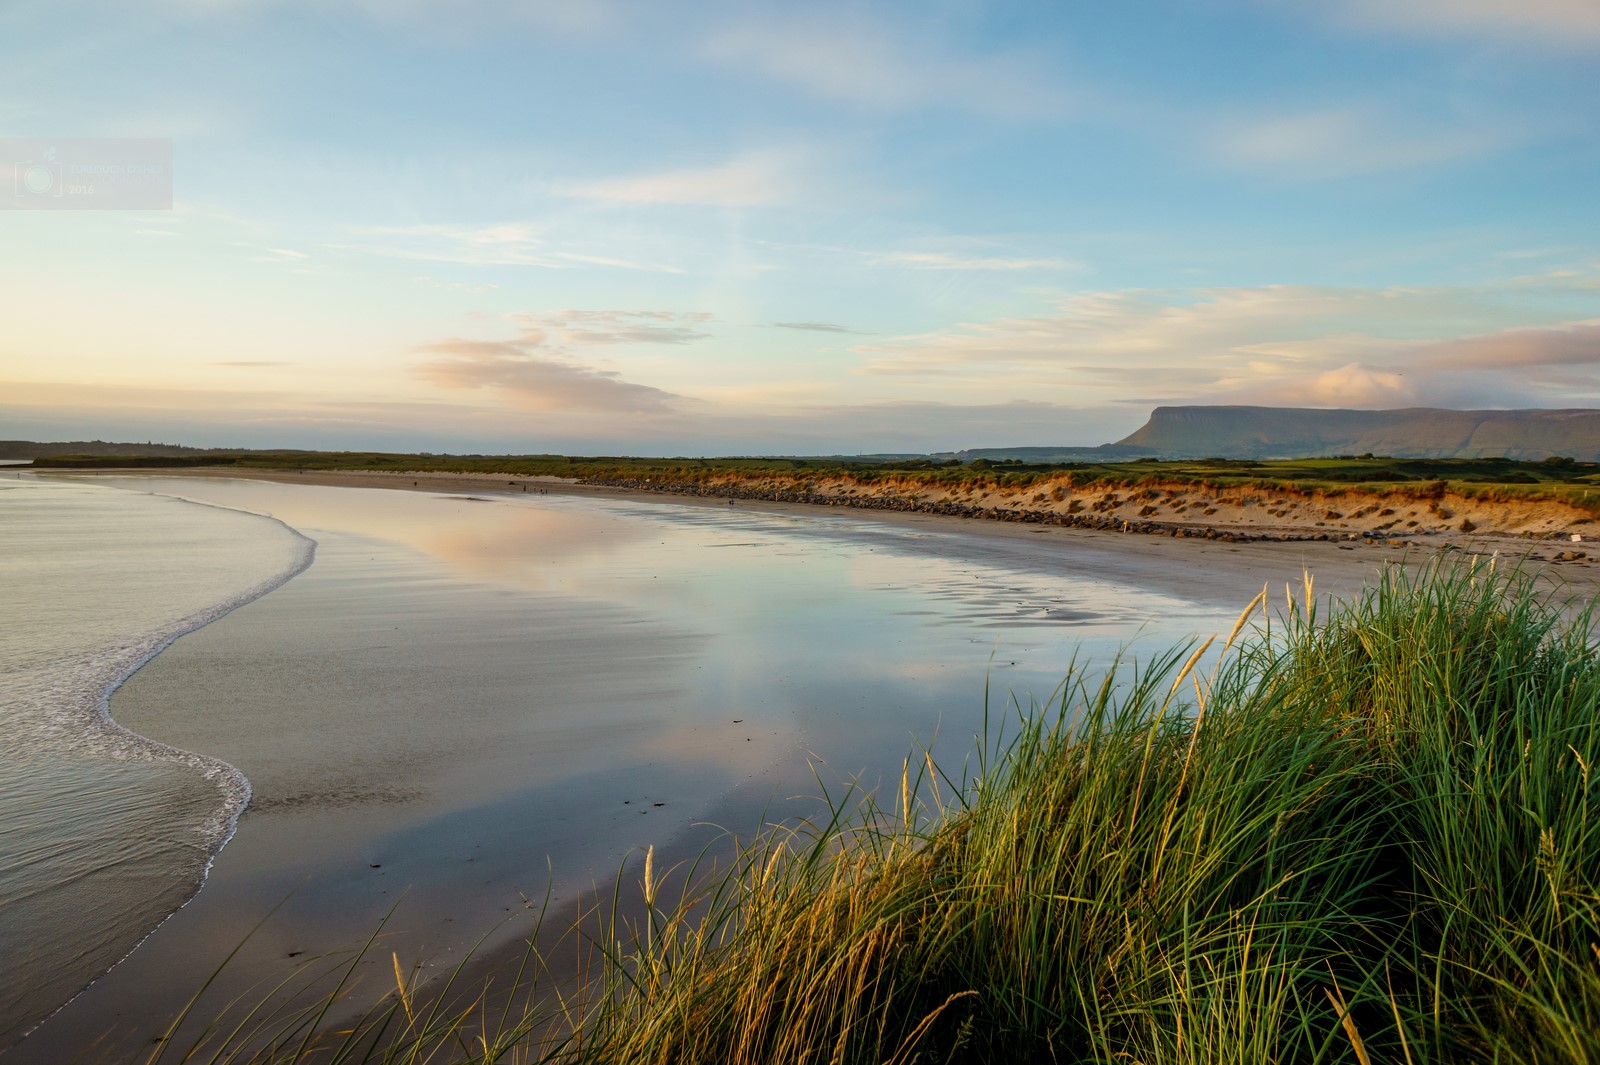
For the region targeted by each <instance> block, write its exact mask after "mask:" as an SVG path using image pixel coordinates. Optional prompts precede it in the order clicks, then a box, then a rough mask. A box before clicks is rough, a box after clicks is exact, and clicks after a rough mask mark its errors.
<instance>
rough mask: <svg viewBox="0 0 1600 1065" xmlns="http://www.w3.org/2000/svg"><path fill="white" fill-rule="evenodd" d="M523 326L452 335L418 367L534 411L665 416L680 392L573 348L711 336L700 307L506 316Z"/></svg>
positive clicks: (429, 376) (432, 379)
mask: <svg viewBox="0 0 1600 1065" xmlns="http://www.w3.org/2000/svg"><path fill="white" fill-rule="evenodd" d="M506 317H507V318H508V319H509V320H511V321H513V322H515V323H517V325H519V326H520V327H521V329H522V332H521V335H519V336H518V337H516V338H515V339H513V340H467V339H462V338H458V337H457V338H451V339H448V340H444V341H441V342H439V343H437V344H428V345H425V346H424V347H422V348H420V349H419V351H420V352H421V353H422V354H424V355H426V356H428V358H427V359H426V360H425V361H423V362H421V363H420V364H418V365H417V366H416V367H415V372H416V375H417V376H418V377H419V378H421V379H422V380H424V381H427V382H428V383H430V384H433V385H436V386H438V387H441V388H452V389H490V390H494V391H498V392H502V393H504V394H505V395H507V396H509V397H510V398H511V399H512V400H513V401H514V402H515V403H517V404H518V405H519V406H521V407H525V408H528V409H531V410H539V411H577V412H586V413H596V412H601V413H631V414H664V413H670V412H672V411H673V410H675V409H677V406H678V405H679V404H680V403H682V402H685V398H684V397H683V396H679V395H677V394H675V393H672V392H668V391H665V390H663V389H659V388H654V387H651V386H649V385H641V384H636V383H634V382H632V381H626V380H624V379H623V378H622V375H621V374H619V373H617V372H616V371H613V370H603V369H599V368H597V367H594V366H591V365H589V364H587V363H584V362H582V361H580V360H578V359H576V358H574V357H573V356H572V350H573V349H574V348H577V347H594V346H603V345H636V344H690V343H693V342H695V341H697V340H702V339H705V338H706V337H707V336H709V335H710V334H709V333H706V332H705V331H704V330H703V329H702V328H701V326H703V325H704V324H705V323H706V322H708V321H710V319H711V315H710V314H708V313H705V312H701V311H618V310H599V311H590V310H561V311H551V312H549V313H544V314H532V313H520V314H511V315H507V316H506Z"/></svg>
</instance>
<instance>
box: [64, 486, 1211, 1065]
mask: <svg viewBox="0 0 1600 1065" xmlns="http://www.w3.org/2000/svg"><path fill="white" fill-rule="evenodd" d="M107 482H108V483H112V479H111V478H107ZM114 483H117V484H120V485H123V486H125V487H135V488H140V489H143V490H156V491H171V492H174V493H177V494H182V495H186V496H190V497H193V498H201V499H207V500H209V501H212V502H216V503H221V504H223V505H228V506H235V507H240V508H243V509H249V510H256V511H264V512H269V513H272V514H274V515H275V516H277V517H279V518H281V519H282V520H284V521H287V522H288V523H289V524H291V525H294V526H296V527H297V528H301V529H303V530H305V531H306V532H307V533H308V534H309V535H311V536H313V537H315V538H317V539H318V540H319V555H318V562H317V564H316V566H314V567H313V568H312V569H311V570H310V571H308V572H307V573H306V574H304V575H303V576H302V577H301V578H299V579H297V580H296V581H294V582H292V583H291V584H290V585H288V586H287V587H285V588H284V589H282V590H281V591H280V592H278V593H275V594H274V595H272V596H269V597H267V598H266V599H264V600H262V601H260V602H259V603H257V604H255V605H254V606H253V607H251V608H248V609H246V610H244V611H240V612H239V613H238V614H236V615H233V616H231V617H230V618H228V619H226V620H225V621H224V622H223V623H219V624H218V625H215V626H212V627H210V628H207V629H205V630H202V631H201V632H199V633H197V634H195V636H194V637H192V638H190V639H187V640H185V641H183V642H182V643H180V644H178V645H176V646H175V647H174V648H172V649H171V650H170V651H169V652H167V653H166V654H164V655H163V656H161V657H160V658H158V659H157V660H156V661H155V662H153V663H152V664H151V666H150V667H148V668H147V669H146V671H145V672H143V673H141V674H140V675H138V676H136V677H135V678H134V680H133V681H132V682H130V684H129V685H128V686H127V688H126V689H125V690H124V691H123V692H121V693H119V695H118V696H117V703H116V707H115V709H116V712H118V713H119V714H121V715H123V716H125V717H126V719H127V720H128V721H129V722H130V723H131V724H133V725H134V727H138V728H141V729H143V730H146V731H149V732H151V733H152V734H156V735H160V736H161V737H162V738H165V739H169V740H170V741H171V742H175V743H179V744H181V745H184V746H188V747H191V748H192V749H196V750H205V751H207V752H210V753H214V754H216V755H217V756H219V757H224V758H227V759H228V760H229V761H231V762H233V763H234V764H236V765H238V766H239V767H240V768H241V769H243V770H244V771H245V772H246V773H247V774H248V775H249V776H250V777H251V779H252V781H253V782H254V783H255V785H256V792H257V795H258V796H259V798H260V800H261V801H260V803H259V804H258V805H257V807H256V808H255V810H254V812H253V813H251V814H248V815H247V816H246V819H245V821H244V822H243V823H242V827H241V830H240V833H239V836H238V838H237V839H236V841H235V842H234V844H233V845H232V846H230V847H229V848H228V850H227V851H225V852H224V855H223V860H222V861H219V863H218V865H217V868H216V871H215V873H214V875H213V880H212V884H211V885H210V886H209V887H208V889H207V891H206V892H203V893H202V894H201V896H200V898H199V899H197V900H196V902H195V903H194V904H192V905H191V906H190V907H188V908H187V909H186V910H184V911H182V912H180V913H179V914H178V915H177V916H176V917H175V918H174V919H173V920H171V921H169V922H168V924H167V925H166V926H164V927H163V929H162V932H161V934H160V935H158V936H157V937H155V938H154V939H152V940H151V941H150V942H149V943H148V944H147V945H146V947H145V948H143V949H142V950H141V951H140V952H139V953H138V954H136V955H135V957H134V958H133V959H132V960H131V961H130V962H129V963H127V964H125V965H124V966H123V967H120V968H119V969H118V970H116V971H114V972H113V974H112V975H111V977H110V978H109V979H108V980H107V981H105V982H104V985H103V986H102V987H100V988H99V989H98V990H97V991H96V992H94V993H91V994H90V995H87V996H84V998H83V999H81V1000H80V1001H79V1002H78V1003H75V1004H74V1006H73V1007H72V1010H71V1011H70V1012H71V1015H72V1016H71V1018H69V1019H68V1020H69V1021H70V1022H71V1023H72V1024H76V1025H79V1026H80V1027H81V1026H82V1024H84V1023H90V1024H92V1023H93V1019H94V1018H100V1017H104V1016H106V1015H107V1011H115V1010H117V1009H121V1010H123V1011H124V1013H125V1015H132V1014H133V1013H139V1014H142V1015H150V1014H152V1013H155V1012H159V1011H160V1010H161V1009H162V1008H164V1007H163V1002H164V1001H165V1000H163V999H162V995H163V994H165V995H167V996H168V998H170V997H171V996H172V995H173V994H174V993H176V992H178V991H183V992H187V991H188V990H189V989H191V988H192V987H193V986H195V985H196V984H197V983H198V978H197V979H196V980H195V981H192V982H189V983H185V982H184V981H183V980H181V979H179V980H173V979H170V978H166V979H165V980H164V982H163V981H158V980H155V979H154V978H153V977H152V976H151V974H152V973H155V972H157V971H159V970H161V969H162V967H163V966H170V967H171V971H173V972H185V971H188V970H189V969H190V968H195V969H197V970H198V969H199V968H203V967H204V966H205V965H206V964H207V959H212V958H213V957H214V955H215V954H216V953H217V951H218V950H219V949H221V950H222V951H223V952H225V950H226V948H231V947H232V946H233V945H234V944H235V943H236V942H237V941H238V939H239V938H240V937H241V936H242V934H243V932H244V931H246V930H248V927H249V925H250V924H252V923H253V922H254V921H255V920H256V919H258V918H259V916H260V915H261V914H262V913H264V912H265V911H266V909H268V908H269V907H270V906H271V905H272V904H273V903H275V902H277V901H278V899H279V898H281V897H282V895H283V894H287V893H288V892H289V891H291V890H295V892H296V893H295V896H294V899H293V900H292V901H291V903H290V904H289V905H288V906H287V907H286V908H285V909H284V910H283V911H281V912H280V914H279V915H278V916H277V917H275V918H274V922H273V925H272V928H271V930H270V931H268V932H266V933H264V934H263V935H262V936H261V937H260V938H259V940H258V941H257V940H253V941H252V944H251V945H250V946H248V947H247V948H246V951H245V953H244V955H243V956H242V973H243V975H242V976H241V977H240V979H244V978H245V977H249V978H251V979H263V980H270V979H275V978H276V977H275V975H274V974H275V972H276V970H275V969H274V967H275V966H277V967H279V968H281V966H282V965H283V964H284V958H285V957H286V956H287V954H288V953H289V952H290V951H294V950H300V949H305V948H306V946H307V945H308V944H309V945H310V946H312V947H314V948H317V949H323V948H326V947H328V946H334V945H338V944H340V943H343V942H348V941H349V940H350V939H351V938H353V937H354V936H356V935H358V934H360V933H362V932H365V931H367V930H368V929H370V927H371V926H372V925H373V924H374V923H375V922H376V921H377V920H378V919H379V918H381V917H382V914H383V912H384V911H385V909H386V908H387V907H388V906H390V905H391V904H392V903H393V902H394V900H395V899H396V898H397V897H398V896H399V894H400V893H402V892H405V893H406V903H405V909H404V911H403V913H405V914H406V915H407V916H406V917H405V919H404V920H403V921H400V922H398V923H396V924H395V925H394V926H392V927H391V929H390V932H389V935H390V940H389V943H388V949H394V950H397V951H398V952H399V953H400V954H401V955H402V957H403V958H404V957H406V956H422V955H433V956H448V955H449V954H450V953H451V952H458V951H459V950H461V949H463V948H464V946H465V944H467V943H469V942H471V941H472V940H473V939H475V938H476V937H477V936H478V935H480V934H482V933H483V932H485V931H486V930H487V929H488V927H489V926H490V925H492V924H493V922H494V921H495V919H496V918H497V917H499V916H503V915H504V914H505V913H506V912H508V910H507V907H515V906H518V905H520V902H519V899H520V896H519V895H518V894H517V893H518V892H531V893H534V894H537V893H538V892H539V891H540V890H542V888H543V886H544V884H545V882H546V878H547V877H553V880H552V882H553V883H554V885H555V887H556V890H557V892H558V894H559V895H561V896H562V897H564V898H566V897H570V893H571V892H572V891H573V890H576V889H577V888H579V887H584V886H587V885H589V884H590V883H592V882H593V880H594V879H597V878H598V879H601V880H604V879H605V878H607V877H609V875H610V874H611V871H612V870H614V869H615V868H616V863H617V862H619V861H620V860H621V859H622V857H623V856H624V855H625V854H626V853H628V850H629V848H631V847H636V846H643V845H646V844H650V843H657V844H664V843H666V842H668V841H669V840H674V839H680V838H685V834H686V833H689V834H692V830H691V826H692V825H694V824H695V823H696V822H697V821H700V820H702V819H704V818H706V817H707V816H712V815H714V816H716V817H717V818H718V819H720V820H722V821H723V822H724V823H725V824H728V826H729V827H730V828H733V829H734V830H736V831H741V832H745V833H748V832H749V831H751V830H753V829H754V828H755V827H756V825H757V824H758V823H759V820H760V818H761V816H762V812H763V811H764V810H768V809H770V808H771V804H773V803H775V802H777V803H781V802H783V801H785V800H787V799H788V798H789V797H790V796H796V795H815V794H817V792H818V791H819V789H820V787H821V786H823V785H824V784H825V783H826V784H827V786H829V787H832V786H833V785H832V783H828V782H834V783H836V782H838V781H841V780H851V779H859V780H860V782H861V783H862V784H863V786H866V787H873V786H876V785H877V783H878V782H879V781H880V780H883V779H889V778H893V777H896V776H897V775H898V773H899V767H900V765H901V762H902V760H903V759H904V758H905V757H906V756H907V755H908V754H913V753H914V752H915V751H917V750H918V749H919V745H922V744H926V745H930V746H932V747H933V748H934V750H935V752H936V754H938V755H939V756H940V757H945V756H947V755H948V756H949V757H951V758H952V759H953V763H952V764H954V765H956V766H959V765H960V763H961V759H962V758H963V757H964V756H966V755H967V754H968V753H969V752H970V750H971V747H972V742H973V736H974V735H975V733H977V732H978V731H979V729H980V728H981V727H982V720H983V714H984V699H985V686H986V684H988V685H989V689H990V690H989V693H988V695H989V699H990V704H991V706H994V707H1000V706H1004V705H1006V703H1007V702H1008V701H1009V697H1010V693H1011V692H1015V693H1017V697H1018V700H1019V701H1020V702H1022V703H1023V704H1024V705H1026V704H1027V702H1028V700H1029V699H1031V698H1034V697H1037V698H1039V699H1047V698H1048V697H1049V695H1050V693H1051V692H1052V691H1053V690H1054V689H1055V688H1056V686H1057V684H1058V683H1059V682H1060V680H1061V677H1062V674H1063V672H1064V671H1065V669H1066V668H1067V664H1068V663H1069V661H1070V660H1071V659H1072V657H1073V656H1074V654H1075V653H1076V652H1079V651H1080V646H1081V648H1082V654H1083V655H1084V656H1085V657H1091V656H1098V655H1099V654H1100V653H1101V652H1103V651H1114V650H1115V649H1116V647H1117V646H1118V645H1119V644H1120V643H1121V642H1122V641H1124V640H1126V639H1127V638H1129V637H1130V636H1131V635H1133V633H1134V632H1135V631H1136V630H1137V629H1138V628H1139V627H1140V626H1141V625H1142V624H1145V623H1147V622H1151V620H1152V619H1157V621H1158V622H1159V620H1160V619H1163V618H1165V619H1168V621H1167V623H1168V626H1169V630H1170V629H1173V628H1175V627H1177V626H1181V628H1177V629H1176V631H1177V632H1178V633H1179V634H1187V633H1188V632H1189V631H1190V630H1192V629H1194V628H1206V627H1208V626H1209V628H1217V627H1225V625H1226V623H1227V622H1229V621H1231V619H1232V616H1233V614H1232V608H1231V606H1230V607H1229V608H1228V609H1223V610H1219V609H1216V608H1212V607H1201V606H1197V605H1196V604H1193V603H1188V602H1187V601H1183V600H1180V599H1177V598H1174V597H1173V596H1170V595H1167V594H1164V593H1158V592H1153V591H1148V590H1141V589H1139V588H1137V587H1133V586H1130V585H1127V584H1118V583H1114V582H1110V581H1105V580H1089V579H1087V578H1085V577H1083V576H1082V575H1080V574H1076V573H1074V571H1073V570H1072V568H1071V566H1070V565H1069V564H1063V563H1062V560H1061V559H1060V558H1059V557H1057V556H1056V555H1052V554H1051V553H1050V552H1049V550H1048V549H1046V548H1043V547H1037V548H1036V547H1035V546H1034V545H1032V544H1031V543H1030V544H1026V545H1024V546H1023V547H1020V548H1013V549H1012V551H1011V556H1010V561H1009V562H1006V563H1005V564H997V563H995V562H993V561H991V560H990V559H989V558H987V557H986V550H987V548H988V546H989V545H987V544H986V543H984V542H982V541H977V540H971V539H963V538H960V537H954V538H952V537H948V536H943V535H930V534H928V533H925V532H920V531H912V530H905V529H899V528H895V527H892V526H887V525H882V524H877V523H873V522H863V521H861V520H859V519H854V518H848V517H835V516H833V515H818V516H815V517H813V516H810V515H804V516H792V515H779V514H769V513H763V512H758V511H756V510H755V509H754V508H726V507H724V508H716V507H705V506H684V505H677V504H671V503H658V502H655V501H651V502H650V503H646V504H640V503H637V502H632V501H628V500H616V499H594V498H583V497H562V496H557V495H551V496H538V497H536V498H523V497H521V495H520V494H508V495H504V496H493V497H490V498H489V499H488V501H476V500H472V499H466V498H460V497H459V496H457V497H456V498H451V496H449V495H446V494H443V493H438V492H386V491H374V490H369V489H358V488H334V487H316V486H307V485H298V484H277V483H263V482H251V481H243V480H220V479H216V480H212V479H208V480H205V481H199V480H196V479H176V478H159V477H156V478H133V477H121V478H116V479H115V481H114ZM486 494H487V493H486ZM1212 614H1216V615H1217V620H1215V621H1213V620H1212V619H1211V615H1212ZM1223 614H1226V618H1225V619H1224V618H1222V615H1223ZM813 773H815V774H817V776H813ZM818 777H820V780H819V779H818ZM658 803H660V804H662V805H657V804H658ZM801 805H802V806H803V805H804V804H803V803H802V804H801ZM785 809H788V810H790V811H792V812H796V811H798V808H797V807H794V806H788V807H785ZM297 884H299V885H301V886H299V887H298V888H296V885H297ZM506 934H507V935H512V933H509V932H508V933H506ZM384 957H385V958H387V952H384ZM230 986H233V985H230ZM163 987H165V990H163ZM235 989H236V990H237V989H239V988H235ZM168 1004H170V1003H168ZM96 1010H100V1011H101V1012H100V1013H96V1012H95V1011H96ZM85 1018H89V1019H90V1020H89V1021H85ZM39 1060H46V1059H44V1058H41V1059H39Z"/></svg>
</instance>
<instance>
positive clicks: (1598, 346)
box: [1415, 319, 1600, 370]
mask: <svg viewBox="0 0 1600 1065" xmlns="http://www.w3.org/2000/svg"><path fill="white" fill-rule="evenodd" d="M1415 361H1416V364H1417V365H1419V366H1423V367H1426V368H1428V369H1436V370H1483V369H1508V368H1511V367H1532V366H1600V319H1596V320H1593V321H1587V322H1568V323H1565V324H1563V325H1561V326H1557V327H1554V328H1544V329H1507V330H1502V331H1501V332H1497V333H1488V334H1485V335H1482V336H1471V337H1461V338H1459V339H1455V340H1447V341H1443V342H1441V343H1438V344H1430V345H1427V346H1425V347H1423V348H1421V349H1419V350H1418V351H1417V353H1416V360H1415Z"/></svg>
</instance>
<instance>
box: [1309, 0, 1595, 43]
mask: <svg viewBox="0 0 1600 1065" xmlns="http://www.w3.org/2000/svg"><path fill="white" fill-rule="evenodd" d="M1334 10H1335V11H1337V12H1338V13H1339V14H1340V15H1341V16H1342V17H1343V18H1344V19H1345V20H1346V21H1348V22H1353V23H1356V24H1358V25H1361V26H1368V27H1372V28H1375V29H1384V30H1399V31H1403V32H1409V33H1415V34H1427V35H1430V36H1477V37H1487V38H1489V39H1490V40H1493V41H1495V42H1496V43H1500V42H1505V41H1508V40H1509V41H1520V42H1525V43H1530V44H1537V45H1543V46H1545V47H1549V48H1554V49H1559V50H1570V49H1582V48H1592V47H1596V46H1600V4H1596V3H1595V2H1594V0H1341V2H1339V3H1337V4H1336V6H1335V8H1334Z"/></svg>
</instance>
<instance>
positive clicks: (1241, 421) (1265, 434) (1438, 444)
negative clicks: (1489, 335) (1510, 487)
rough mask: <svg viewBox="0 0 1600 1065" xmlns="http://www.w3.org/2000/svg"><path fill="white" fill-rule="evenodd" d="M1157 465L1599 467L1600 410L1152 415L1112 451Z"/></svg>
mask: <svg viewBox="0 0 1600 1065" xmlns="http://www.w3.org/2000/svg"><path fill="white" fill-rule="evenodd" d="M1109 446H1110V447H1113V448H1116V449H1117V450H1119V451H1125V450H1127V449H1132V450H1135V451H1141V452H1142V453H1143V454H1147V455H1154V456H1156V457H1158V458H1205V457H1208V456H1218V457H1222V458H1249V459H1267V458H1311V457H1316V456H1323V455H1347V454H1365V453H1368V452H1370V453H1372V454H1374V455H1392V456H1394V457H1396V458H1488V457H1496V456H1499V457H1505V458H1511V459H1523V460H1538V459H1544V458H1549V457H1550V456H1552V455H1566V456H1570V457H1572V458H1575V459H1580V460H1582V461H1585V462H1594V461H1600V410H1587V409H1580V410H1443V409H1439V408H1434V407H1410V408H1406V409H1403V410H1323V409H1316V408H1306V407H1242V406H1241V407H1157V408H1156V409H1155V410H1154V411H1152V412H1151V413H1150V420H1149V421H1148V422H1146V423H1145V424H1144V426H1143V427H1141V428H1140V429H1139V430H1138V431H1137V432H1134V433H1132V434H1130V435H1129V436H1126V437H1124V438H1123V439H1121V440H1119V441H1117V442H1116V443H1115V444H1112V445H1109Z"/></svg>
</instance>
